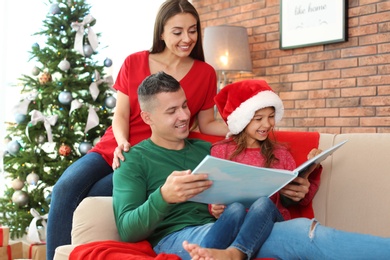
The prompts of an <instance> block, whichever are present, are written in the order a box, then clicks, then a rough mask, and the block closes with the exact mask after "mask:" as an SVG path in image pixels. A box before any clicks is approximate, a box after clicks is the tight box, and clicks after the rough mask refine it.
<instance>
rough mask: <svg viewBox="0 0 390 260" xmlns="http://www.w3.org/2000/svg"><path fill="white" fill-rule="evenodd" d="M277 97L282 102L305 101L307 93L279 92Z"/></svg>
mask: <svg viewBox="0 0 390 260" xmlns="http://www.w3.org/2000/svg"><path fill="white" fill-rule="evenodd" d="M279 96H280V98H281V99H282V100H300V99H307V91H289V92H280V93H279Z"/></svg>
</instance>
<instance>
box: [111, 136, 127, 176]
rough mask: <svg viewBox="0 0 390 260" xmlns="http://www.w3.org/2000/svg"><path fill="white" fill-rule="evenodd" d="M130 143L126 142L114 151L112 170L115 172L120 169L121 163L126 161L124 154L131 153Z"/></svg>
mask: <svg viewBox="0 0 390 260" xmlns="http://www.w3.org/2000/svg"><path fill="white" fill-rule="evenodd" d="M130 147H131V145H130V143H129V142H127V141H126V142H125V143H123V144H120V145H119V146H118V147H117V148H115V150H114V159H113V161H112V168H113V169H114V170H115V169H117V168H119V166H120V161H122V162H123V161H125V157H124V156H123V152H128V151H130Z"/></svg>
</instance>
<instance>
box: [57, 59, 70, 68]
mask: <svg viewBox="0 0 390 260" xmlns="http://www.w3.org/2000/svg"><path fill="white" fill-rule="evenodd" d="M58 68H60V70H62V71H67V70H68V69H70V63H69V61H67V60H66V59H64V60H62V61H61V62H60V63H59V64H58Z"/></svg>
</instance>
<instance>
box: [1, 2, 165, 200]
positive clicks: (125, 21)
mask: <svg viewBox="0 0 390 260" xmlns="http://www.w3.org/2000/svg"><path fill="white" fill-rule="evenodd" d="M162 2H163V0H147V1H123V0H110V1H109V2H107V1H101V0H87V3H88V4H90V5H91V6H92V8H91V15H92V16H93V17H94V18H95V19H96V25H95V26H94V30H95V32H100V33H101V35H102V36H101V38H100V39H99V41H100V46H99V47H103V46H107V45H108V47H107V48H104V49H101V48H99V49H98V50H97V51H98V52H99V56H98V57H97V59H98V60H102V61H103V60H104V59H105V58H106V57H108V58H110V59H112V61H113V65H112V67H111V68H110V69H109V71H107V73H109V74H112V76H113V77H114V79H115V78H116V75H117V73H118V71H119V69H120V66H121V64H122V62H123V60H124V59H125V58H126V56H127V55H129V54H130V53H132V52H135V51H139V50H146V49H150V47H151V45H152V36H153V25H154V19H155V16H156V13H157V10H158V8H159V7H160V5H161V3H162ZM49 9H50V4H49V3H48V1H43V0H2V1H0V37H1V40H0V111H1V112H0V138H1V142H0V153H1V151H2V150H3V149H4V143H3V140H4V134H5V129H4V124H3V122H5V121H13V120H14V119H13V113H12V108H13V107H14V105H15V104H17V103H18V102H19V98H20V97H19V90H18V89H16V88H11V87H10V86H11V85H16V84H17V83H18V82H17V79H18V78H19V77H21V75H22V74H27V75H31V69H32V67H33V66H34V62H33V61H32V62H28V59H29V51H30V50H31V46H32V44H33V43H35V42H37V43H39V45H40V46H43V45H44V41H45V37H41V38H39V37H38V36H32V34H34V33H36V32H38V31H40V29H41V28H42V25H43V23H42V21H43V20H45V19H46V14H47V13H48V12H49ZM3 177H4V173H3V171H2V156H1V157H0V196H2V195H3V189H4V179H3Z"/></svg>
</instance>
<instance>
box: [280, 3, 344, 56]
mask: <svg viewBox="0 0 390 260" xmlns="http://www.w3.org/2000/svg"><path fill="white" fill-rule="evenodd" d="M279 25H280V28H279V29H280V30H279V32H280V49H294V48H300V47H306V46H314V45H322V44H329V43H336V42H344V41H347V37H348V33H347V27H348V26H347V0H280V24H279Z"/></svg>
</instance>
